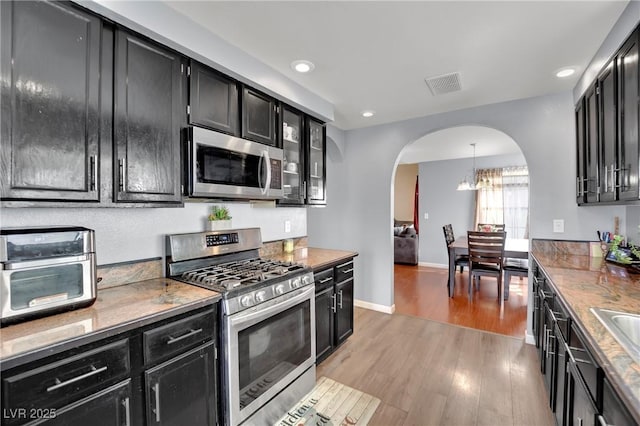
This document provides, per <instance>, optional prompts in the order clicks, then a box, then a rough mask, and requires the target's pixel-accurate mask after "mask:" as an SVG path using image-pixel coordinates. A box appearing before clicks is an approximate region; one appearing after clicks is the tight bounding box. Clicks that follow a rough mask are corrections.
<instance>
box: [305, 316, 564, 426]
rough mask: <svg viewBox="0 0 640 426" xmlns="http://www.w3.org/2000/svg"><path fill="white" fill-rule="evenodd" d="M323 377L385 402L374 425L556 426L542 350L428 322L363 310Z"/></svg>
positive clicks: (323, 368)
mask: <svg viewBox="0 0 640 426" xmlns="http://www.w3.org/2000/svg"><path fill="white" fill-rule="evenodd" d="M317 375H318V377H320V376H326V377H329V378H331V379H333V380H336V381H338V382H341V383H343V384H345V385H347V386H351V387H353V388H355V389H358V390H361V391H363V392H366V393H369V394H371V395H373V396H375V397H377V398H380V400H381V401H382V403H381V404H380V406H379V407H378V409H377V411H376V413H375V415H374V417H373V418H372V419H371V422H370V423H369V424H370V425H372V426H376V425H381V426H391V425H419V426H428V425H455V426H465V425H518V426H519V425H536V426H543V425H552V424H553V418H552V415H551V412H550V410H549V408H548V405H547V401H546V396H545V395H546V392H545V390H544V385H543V382H542V376H541V374H540V370H539V364H538V359H537V354H536V352H535V347H533V346H531V345H527V344H525V343H524V341H523V339H516V338H512V337H506V336H500V335H497V334H492V333H486V332H482V331H478V330H472V329H468V328H462V327H458V326H453V325H449V324H443V323H440V322H435V321H429V320H425V319H422V318H416V317H412V316H407V315H401V314H397V313H396V314H393V315H388V314H383V313H380V312H375V311H371V310H367V309H361V308H356V310H355V330H354V334H353V335H352V336H351V337H349V339H348V340H347V341H346V342H345V343H344V344H343V345H342V346H341V347H340V348H338V350H337V351H336V352H334V353H333V354H332V355H331V356H330V357H329V358H327V359H326V360H325V361H324V362H323V363H321V364H320V365H319V366H318V369H317Z"/></svg>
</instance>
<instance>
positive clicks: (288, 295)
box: [167, 228, 316, 425]
mask: <svg viewBox="0 0 640 426" xmlns="http://www.w3.org/2000/svg"><path fill="white" fill-rule="evenodd" d="M261 245H262V238H261V235H260V229H259V228H249V229H235V230H225V231H213V232H203V233H191V234H177V235H169V236H168V237H167V275H168V276H170V277H171V278H173V279H176V280H180V281H184V282H187V283H189V284H193V285H197V286H200V287H205V288H210V289H212V290H216V291H218V292H220V293H222V295H223V301H222V309H221V311H222V318H221V323H222V338H221V347H222V353H223V357H222V360H221V363H222V369H221V370H222V392H221V394H222V399H223V415H224V418H225V423H226V424H227V425H239V424H242V423H244V424H251V425H254V424H255V425H270V424H273V423H274V422H275V421H276V420H277V419H278V418H280V417H281V416H282V415H283V414H285V413H286V411H287V410H288V409H290V408H291V407H292V406H294V405H295V403H296V402H297V401H299V400H300V398H302V397H303V396H304V395H305V394H306V393H308V392H309V391H310V390H311V389H312V388H313V386H314V385H315V380H316V373H315V357H316V348H315V342H316V337H315V302H314V288H315V287H314V281H313V272H312V271H311V269H309V268H306V267H304V266H303V265H300V264H296V263H290V262H280V261H276V260H270V259H262V258H260V256H259V254H258V249H259V248H260V247H261Z"/></svg>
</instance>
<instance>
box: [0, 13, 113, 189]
mask: <svg viewBox="0 0 640 426" xmlns="http://www.w3.org/2000/svg"><path fill="white" fill-rule="evenodd" d="M0 7H1V8H2V25H1V27H2V30H1V31H2V33H1V34H2V42H1V49H2V52H1V54H0V55H1V62H2V69H1V73H2V76H1V77H2V82H3V84H2V88H1V90H2V124H1V132H2V133H1V134H2V147H1V148H0V152H1V159H0V163H1V164H2V176H1V177H2V178H1V179H0V182H2V183H1V184H0V185H1V187H0V192H1V194H0V196H1V197H2V199H3V200H16V199H17V200H56V201H98V200H99V187H100V182H99V174H98V161H99V155H100V150H99V147H98V144H99V139H100V126H99V116H100V104H99V102H100V66H101V65H100V47H101V40H100V36H101V27H102V24H101V22H100V19H99V18H97V17H95V16H92V15H90V14H88V13H85V12H83V11H82V10H80V9H77V8H75V7H73V6H71V5H69V4H66V3H46V2H31V1H29V2H27V1H18V2H9V1H3V2H1V5H0Z"/></svg>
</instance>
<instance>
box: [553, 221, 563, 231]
mask: <svg viewBox="0 0 640 426" xmlns="http://www.w3.org/2000/svg"><path fill="white" fill-rule="evenodd" d="M553 232H564V219H553Z"/></svg>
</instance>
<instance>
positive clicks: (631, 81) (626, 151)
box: [617, 29, 640, 200]
mask: <svg viewBox="0 0 640 426" xmlns="http://www.w3.org/2000/svg"><path fill="white" fill-rule="evenodd" d="M639 45H640V29H637V30H636V31H635V33H633V34H632V35H631V37H630V38H629V39H628V40H627V41H626V42H625V44H624V45H623V46H622V48H621V49H620V51H619V53H618V56H617V67H618V108H619V111H620V113H619V114H618V117H619V120H620V121H619V131H618V135H619V138H618V170H617V172H618V174H617V176H618V181H617V183H618V187H619V192H618V196H619V199H620V200H638V198H640V193H639V192H638V188H639V182H638V179H639V177H638V165H639V164H640V152H639V150H638V138H639V132H638V126H639V123H640V108H639V104H640V73H639V72H638V61H639V59H638V58H639V57H640V51H639Z"/></svg>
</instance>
